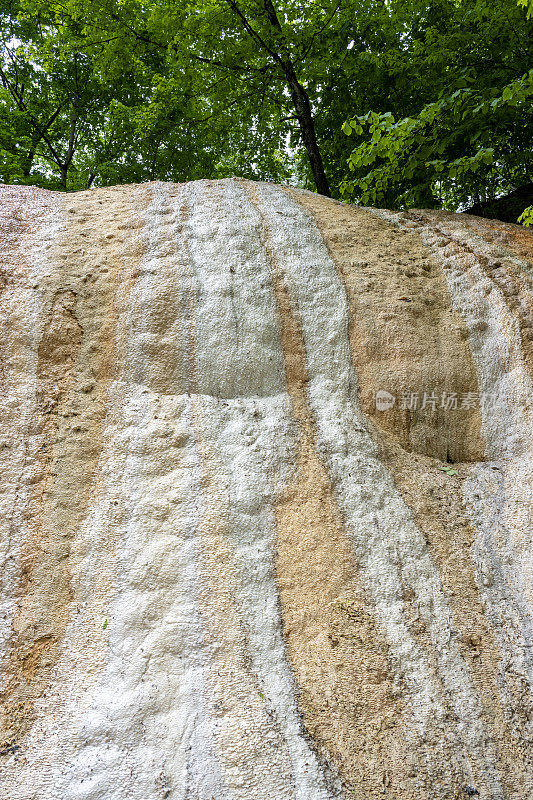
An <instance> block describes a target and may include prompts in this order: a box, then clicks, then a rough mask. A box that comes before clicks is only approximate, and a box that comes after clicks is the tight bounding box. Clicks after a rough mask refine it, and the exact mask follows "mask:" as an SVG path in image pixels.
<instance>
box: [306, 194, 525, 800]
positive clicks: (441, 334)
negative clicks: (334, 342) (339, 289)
mask: <svg viewBox="0 0 533 800" xmlns="http://www.w3.org/2000/svg"><path fill="white" fill-rule="evenodd" d="M297 199H298V201H299V202H300V203H301V204H302V205H303V206H304V207H305V208H307V209H308V210H309V211H310V212H311V213H312V215H313V218H314V219H315V221H316V224H317V225H318V227H319V229H320V231H321V233H322V235H323V237H324V240H325V243H326V245H327V247H328V250H329V253H330V255H331V257H332V259H333V261H334V263H335V264H336V266H337V268H338V270H339V273H340V274H341V275H342V279H343V282H344V284H345V285H346V287H347V294H348V299H349V304H350V305H349V308H350V343H351V348H352V352H353V353H354V362H355V363H356V364H358V363H361V360H362V359H361V356H360V353H359V351H360V348H361V347H362V346H363V343H364V341H365V338H366V337H365V338H363V337H362V336H361V333H360V328H361V316H362V309H364V305H365V297H366V295H365V291H364V286H362V285H361V284H362V276H361V271H360V269H358V268H357V266H358V263H359V262H358V260H357V255H358V251H359V248H360V245H359V244H358V240H357V235H356V224H355V223H356V221H357V220H359V221H361V220H362V219H363V218H364V217H365V216H368V212H365V211H359V210H357V209H354V208H351V207H342V206H341V207H339V206H336V207H333V204H331V203H327V204H324V203H323V202H322V200H321V198H319V197H317V196H313V195H304V194H299V195H297ZM379 225H380V222H378V220H376V225H375V227H378V228H379ZM365 230H368V223H367V224H365ZM418 238H419V237H418V234H417V233H416V232H414V231H412V232H409V233H407V232H406V233H405V234H402V232H400V231H399V230H398V229H397V228H395V227H393V226H392V225H387V229H386V257H387V258H391V253H394V249H395V247H398V246H399V248H401V251H403V252H405V250H404V248H405V247H406V245H407V248H408V252H409V253H410V254H414V253H417V252H420V251H421V242H419V241H418V242H417V239H418ZM406 239H407V241H406ZM397 240H399V245H398V244H397ZM381 246H382V247H383V246H385V241H384V242H383V244H382V245H381ZM370 252H371V251H370V248H369V247H368V245H367V248H366V259H367V261H366V270H365V272H367V273H368V272H371V271H372V270H371V265H370V263H369V262H370V257H369V253H370ZM376 255H377V256H378V258H379V257H380V255H381V253H380V251H379V250H378V252H377V254H376ZM422 255H423V256H424V258H426V259H428V260H429V259H430V254H429V253H428V252H426V253H425V254H424V253H423V251H422ZM383 256H384V257H385V253H384V254H383ZM399 261H401V257H400V258H398V255H397V254H396V258H395V259H394V263H395V264H397V263H398V262H399ZM431 270H433V272H435V271H437V272H440V271H441V267H440V265H439V264H438V262H436V261H433V263H432V265H431ZM436 282H439V283H440V286H439V292H438V293H439V294H440V295H441V302H440V306H441V308H440V312H439V313H438V314H437V315H436V316H435V317H434V318H433V319H432V322H431V325H432V326H433V327H434V328H435V332H436V337H438V340H439V341H442V340H445V341H446V342H447V343H446V344H445V346H444V349H443V350H442V354H443V356H445V357H446V358H449V359H450V366H449V368H448V369H446V370H445V374H446V375H447V376H448V379H449V378H450V374H451V373H452V369H456V370H457V369H458V370H460V371H462V372H464V374H466V375H467V376H468V381H469V384H468V385H469V391H472V392H474V393H476V394H477V393H478V387H477V377H476V374H475V370H474V366H473V363H472V356H471V354H470V351H469V349H468V347H467V345H466V341H465V340H466V335H465V334H466V328H465V325H464V323H462V325H461V326H458V325H457V324H456V325H455V326H454V328H452V329H451V330H450V328H449V327H448V328H446V327H445V328H444V329H441V328H440V326H441V324H442V318H443V315H444V314H445V313H446V311H447V309H446V302H447V305H448V306H451V298H450V297H449V295H448V292H447V289H446V285H445V280H444V276H442V277H441V278H438V279H437V281H436V279H435V275H434V276H433V286H434V285H435V283H436ZM433 291H434V292H435V289H434V290H433ZM405 293H406V294H408V291H406V292H405ZM369 309H371V312H372V324H373V326H379V325H384V326H385V328H388V327H389V326H390V332H389V331H388V332H387V334H386V335H382V336H381V337H380V338H381V339H382V340H388V341H389V342H391V343H394V342H397V336H398V335H399V333H400V331H399V330H398V328H397V326H396V325H394V324H392V319H391V316H392V315H389V314H385V315H384V317H383V319H382V320H381V319H380V318H379V316H378V312H377V309H376V307H375V304H373V303H371V302H370V303H369ZM363 315H364V311H363ZM427 328H428V324H427V322H426V323H424V322H423V321H421V320H420V318H415V319H414V320H413V325H412V330H411V331H410V337H411V339H414V338H415V337H419V339H420V346H419V347H414V348H411V349H410V351H409V357H410V359H412V360H415V359H416V358H417V354H418V352H419V351H421V350H423V351H424V354H425V356H426V355H427V356H428V358H427V361H426V362H425V368H424V369H423V371H422V376H421V377H422V380H423V381H424V382H425V385H426V386H435V385H436V383H437V380H436V378H435V377H434V375H433V372H434V370H435V369H438V353H436V352H432V347H431V345H432V342H434V341H435V339H434V338H433V337H431V336H428V331H427ZM374 330H375V327H374ZM454 332H456V333H455V335H456V342H453V341H452V342H450V336H451V335H453V333H454ZM463 332H464V333H463ZM411 363H412V362H411V361H409V364H408V365H407V371H408V373H411V375H412V372H413V370H411V369H410V368H409V367H410V364H411ZM465 365H466V366H465ZM358 377H359V381H360V386H359V391H360V393H361V392H363V389H362V387H361V382H363V381H364V380H365V375H364V373H363V374H361V372H359V373H358ZM411 385H413V384H411ZM474 412H475V415H476V418H475V419H474V420H473V424H472V425H471V429H470V430H471V433H472V435H473V437H474V440H473V441H461V443H460V449H459V448H457V447H455V448H454V450H455V453H456V454H459V453H462V455H463V460H469V461H471V460H476V456H477V457H478V459H480V458H481V457H482V456H483V447H482V443H481V442H480V440H479V429H480V418H479V410H478V409H477V408H476V409H474ZM447 413H448V415H453V414H454V412H453V410H449V411H448V412H447ZM459 413H460V408H459V409H458V410H457V411H456V412H455V416H456V417H457V416H458V415H459ZM376 414H378V412H375V413H374V414H373V417H374V418H375V417H376ZM378 420H379V416H378ZM430 420H431V421H430V423H429V424H432V425H435V429H436V434H437V436H438V437H439V439H441V440H442V439H443V438H444V435H443V433H444V432H443V430H442V427H443V424H445V423H446V419H444V420H442V419H440V420H439V419H436V418H435V416H434V415H431V417H430ZM451 426H453V427H455V430H454V431H453V433H454V435H455V436H457V435H461V434H462V435H464V434H465V429H463V430H461V428H460V427H459V426H458V425H456V422H455V420H454V419H453V416H452V420H451V422H450V423H449V425H448V426H447V427H448V428H449V427H451ZM373 430H374V436H375V438H376V441H377V443H378V446H379V448H380V453H381V459H382V461H383V462H384V463H385V464H386V465H387V467H388V468H389V469H390V471H391V474H392V475H393V477H394V481H395V483H396V485H397V486H398V489H399V490H400V492H401V493H402V496H403V498H404V500H405V502H406V503H407V505H408V506H409V508H410V509H411V511H412V513H413V517H414V519H415V521H416V523H417V525H418V526H419V528H420V530H422V531H424V534H425V536H426V539H427V541H428V545H429V548H430V551H431V553H432V556H433V558H434V560H435V562H436V563H437V564H438V567H439V571H440V577H441V580H442V584H443V589H444V591H445V593H446V597H447V601H448V602H449V604H450V607H451V610H452V614H453V624H454V627H455V628H456V629H457V631H458V634H459V637H458V644H459V647H460V650H461V653H462V655H463V657H464V659H465V661H466V662H467V663H468V666H469V669H470V673H471V675H472V679H473V681H474V685H475V688H476V692H477V693H478V695H479V697H480V699H481V702H482V704H483V720H484V723H485V725H486V726H487V730H488V731H490V734H491V737H492V738H493V741H494V742H495V743H496V746H497V748H498V764H499V771H500V773H501V776H502V779H503V782H504V784H505V785H506V786H508V787H509V791H510V794H511V796H513V797H516V798H519V797H522V796H523V795H524V793H527V782H528V773H529V767H530V764H528V762H529V756H528V753H527V750H526V748H525V747H524V740H523V735H520V734H519V733H518V731H517V730H516V729H515V725H514V724H512V723H511V719H512V718H513V717H516V714H518V715H520V714H521V713H522V712H521V709H520V706H521V705H522V704H521V703H517V699H516V697H515V698H514V700H513V699H512V698H511V697H509V692H508V690H506V689H505V682H506V678H505V672H504V668H503V663H502V661H503V659H502V656H503V653H502V650H501V648H500V646H499V644H498V641H497V639H496V638H495V633H494V629H493V627H492V625H491V623H490V621H489V620H488V619H487V617H486V615H485V613H484V600H483V597H482V594H481V593H480V591H479V588H478V585H477V582H476V568H475V560H474V559H475V556H474V552H473V549H472V546H473V544H474V538H475V532H474V530H473V529H472V526H471V523H470V520H469V519H468V516H467V514H466V511H465V508H464V505H463V502H462V496H461V489H460V487H461V485H462V482H463V481H464V479H465V477H467V476H468V471H467V469H465V468H464V467H462V466H460V465H455V466H456V467H457V468H458V470H459V472H460V481H461V482H459V479H455V480H454V479H453V478H451V479H450V477H448V476H446V475H445V474H443V472H442V471H439V469H438V467H439V464H438V462H435V461H434V460H433V459H431V458H428V457H427V456H424V455H420V454H412V453H411V454H410V453H408V452H406V451H405V449H404V448H403V447H401V446H399V445H401V444H404V441H403V437H402V436H401V434H400V436H398V430H397V429H394V428H393V432H394V436H393V435H391V434H390V433H387V432H386V431H383V429H382V427H381V426H380V425H379V424H377V425H375V426H374V428H373ZM453 460H454V461H455V460H456V459H455V458H454V459H453ZM406 601H407V602H406V607H407V609H408V614H409V615H412V619H413V623H412V625H413V626H415V627H418V631H419V635H420V636H421V637H422V639H424V638H427V637H426V633H427V632H426V628H425V625H424V624H423V622H422V621H421V620H420V616H419V613H418V611H417V607H416V601H415V597H414V595H412V593H411V592H408V596H407V598H406ZM425 646H426V648H428V649H431V648H432V643H431V641H430V640H427V641H426V643H425Z"/></svg>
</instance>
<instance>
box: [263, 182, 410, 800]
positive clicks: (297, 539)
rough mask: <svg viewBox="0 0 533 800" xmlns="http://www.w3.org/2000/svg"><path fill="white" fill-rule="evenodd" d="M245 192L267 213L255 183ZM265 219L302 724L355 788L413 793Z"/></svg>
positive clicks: (394, 701)
mask: <svg viewBox="0 0 533 800" xmlns="http://www.w3.org/2000/svg"><path fill="white" fill-rule="evenodd" d="M248 192H249V195H250V198H251V200H252V202H253V203H254V204H255V205H256V207H257V208H258V210H259V213H261V203H260V199H259V198H258V196H257V192H256V191H255V189H254V188H253V187H250V188H248ZM262 225H263V230H264V234H263V235H264V243H265V248H266V250H267V252H268V257H269V260H270V263H271V267H272V281H273V285H274V292H275V296H276V301H277V304H278V310H279V318H280V329H281V338H282V346H283V353H284V358H285V365H286V367H285V369H286V378H287V387H288V391H289V395H290V398H291V407H292V414H293V417H294V419H295V421H296V423H297V426H298V437H299V445H298V450H297V456H296V464H295V475H294V478H293V479H292V480H291V481H290V482H289V483H288V485H287V486H286V488H285V489H284V491H283V495H282V498H281V499H280V501H279V503H278V505H277V507H276V521H277V559H276V573H277V578H278V584H279V591H280V598H281V607H282V614H283V621H284V631H285V636H286V639H287V644H288V649H289V658H290V660H291V663H292V665H293V669H294V670H295V674H296V677H297V680H298V685H299V687H300V691H301V700H300V703H301V707H302V710H303V713H304V719H305V723H306V727H307V729H308V731H309V732H310V734H311V735H312V737H313V738H314V740H315V741H316V742H317V744H318V745H319V747H321V749H322V750H323V752H324V753H325V754H326V753H327V754H329V755H330V757H331V758H333V760H334V762H335V763H336V765H337V767H338V769H339V771H340V773H341V775H342V777H343V779H344V781H345V782H346V784H347V786H348V787H349V789H350V790H351V791H354V792H356V794H357V793H361V796H362V795H363V794H364V796H365V797H369V798H371V797H372V798H373V797H381V796H382V793H383V790H384V788H388V789H390V790H392V791H395V792H396V793H397V796H398V797H407V796H410V793H409V792H406V791H405V790H404V789H403V786H402V784H403V783H404V782H405V780H406V776H407V774H408V773H409V769H410V764H409V762H410V758H409V754H408V752H406V750H405V748H404V744H405V741H404V737H403V731H402V703H401V701H400V699H399V696H398V695H399V692H398V687H395V686H394V684H393V681H392V680H391V676H390V673H389V667H388V662H387V647H386V644H385V642H384V641H383V638H382V637H381V635H380V634H379V633H378V631H377V629H376V625H375V622H374V619H373V615H372V611H371V609H370V608H369V606H368V602H367V600H366V597H365V592H364V590H363V587H362V585H361V582H360V580H359V577H358V569H357V565H356V562H355V559H354V555H353V551H352V548H351V546H350V542H349V539H348V537H347V536H346V532H345V530H344V526H343V522H342V518H341V515H340V514H339V511H338V509H337V506H336V502H335V499H334V497H333V492H332V486H331V481H330V478H329V476H328V474H327V470H326V468H325V466H324V464H323V462H322V459H321V457H320V455H319V453H318V449H317V442H316V431H315V425H314V421H313V414H312V412H311V409H310V407H309V402H308V399H307V390H306V385H307V381H308V375H307V368H306V354H305V346H304V342H303V337H302V332H301V329H300V325H299V322H298V318H297V316H296V314H297V312H296V311H295V310H294V309H293V307H292V304H291V300H290V297H289V294H288V291H287V287H286V285H285V281H284V275H283V267H282V266H281V264H280V263H279V261H278V259H277V256H276V253H275V251H274V250H273V248H272V244H271V241H270V239H269V229H268V222H267V221H266V220H265V219H264V215H263V219H262ZM357 796H358V795H357Z"/></svg>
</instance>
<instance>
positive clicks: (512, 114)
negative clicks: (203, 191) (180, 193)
mask: <svg viewBox="0 0 533 800" xmlns="http://www.w3.org/2000/svg"><path fill="white" fill-rule="evenodd" d="M0 8H1V12H0V37H1V47H2V59H1V65H0V70H1V71H0V81H1V86H0V180H2V181H4V182H9V183H13V182H16V183H30V184H38V185H42V186H46V187H48V188H63V189H67V190H73V189H80V188H86V187H88V186H91V185H109V184H114V183H124V182H137V181H143V180H154V179H162V180H177V181H181V180H190V179H195V178H200V177H209V178H213V177H225V176H228V175H242V176H244V177H250V178H261V179H266V180H273V181H277V182H286V183H294V184H298V185H302V186H306V187H307V188H316V189H317V190H318V191H319V192H321V193H323V194H330V193H331V194H332V195H333V196H336V197H342V198H344V199H347V200H350V201H354V202H362V203H367V204H374V205H382V206H389V207H408V206H412V205H424V206H433V207H445V208H452V209H456V208H469V207H476V208H479V209H481V211H480V213H485V212H487V204H489V205H490V203H491V202H493V201H494V200H495V199H497V198H498V197H501V196H502V195H505V196H511V195H513V193H515V195H516V197H517V198H519V199H517V203H518V206H520V208H519V209H518V211H516V213H515V209H514V207H513V209H512V210H511V211H509V212H508V213H509V214H510V215H511V216H513V214H514V217H513V219H514V220H516V217H517V216H518V213H520V211H521V210H523V208H524V206H527V205H532V204H533V199H531V201H528V197H531V182H532V177H531V171H532V164H531V159H532V154H531V140H532V136H531V132H532V130H533V124H532V123H533V117H532V105H531V96H532V88H533V71H532V66H533V58H532V55H533V36H532V35H531V34H532V31H533V19H531V10H532V9H531V2H530V0H521V2H520V3H518V2H517V0H357V2H356V1H355V0H307V1H306V2H304V1H300V0H186V1H185V2H180V3H176V2H175V0H0ZM528 16H529V19H528ZM528 187H529V188H528Z"/></svg>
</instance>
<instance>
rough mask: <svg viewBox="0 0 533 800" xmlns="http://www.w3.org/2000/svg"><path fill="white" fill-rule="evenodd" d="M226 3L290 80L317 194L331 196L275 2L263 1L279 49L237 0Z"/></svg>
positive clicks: (307, 102)
mask: <svg viewBox="0 0 533 800" xmlns="http://www.w3.org/2000/svg"><path fill="white" fill-rule="evenodd" d="M226 2H227V4H228V5H229V6H230V8H231V9H232V10H233V12H234V13H235V14H236V16H237V17H239V19H240V20H241V23H242V25H243V26H244V28H245V29H246V31H247V32H248V33H249V34H250V36H251V37H252V39H254V40H255V42H256V43H257V44H258V45H259V46H260V47H261V48H262V49H263V50H265V51H266V52H267V53H268V54H269V55H270V56H271V58H272V59H273V60H274V62H275V64H276V65H277V67H278V69H279V70H280V71H281V72H282V73H283V75H284V77H285V79H286V81H287V86H288V89H289V91H290V94H291V99H292V102H293V103H294V108H295V111H296V117H297V119H298V125H299V126H300V132H301V134H302V142H303V144H304V147H305V149H306V152H307V157H308V158H309V164H310V166H311V171H312V173H313V178H314V181H315V185H316V188H317V191H318V192H319V193H320V194H324V195H326V197H331V192H330V189H329V183H328V179H327V177H326V172H325V170H324V163H323V161H322V155H321V153H320V148H319V147H318V142H317V139H316V131H315V121H314V119H313V113H312V111H311V103H310V100H309V95H308V94H307V92H306V90H305V89H304V87H303V86H302V84H301V83H300V81H299V80H298V77H297V75H296V71H295V69H294V64H293V62H292V60H291V58H290V53H289V50H288V48H287V47H286V44H285V43H284V41H283V29H282V27H281V23H280V21H279V19H278V15H277V12H276V9H275V8H274V4H273V3H272V0H263V8H264V9H265V13H266V16H267V18H268V21H269V23H270V25H271V27H272V29H273V31H274V32H275V35H276V36H278V37H279V42H278V45H279V46H273V45H270V44H269V43H268V41H266V40H265V39H264V38H263V37H262V36H261V34H260V33H259V32H258V31H257V30H255V28H254V27H253V26H252V25H251V24H250V22H249V21H248V19H247V18H246V16H245V14H244V13H243V11H242V10H241V8H240V7H239V5H238V3H237V2H236V0H226Z"/></svg>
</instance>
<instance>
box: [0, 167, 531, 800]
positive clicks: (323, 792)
mask: <svg viewBox="0 0 533 800" xmlns="http://www.w3.org/2000/svg"><path fill="white" fill-rule="evenodd" d="M0 205H1V209H0V226H1V227H0V290H1V294H0V321H1V326H2V329H1V336H0V348H1V361H0V363H1V367H2V369H1V379H2V382H3V386H2V392H1V395H0V402H1V404H2V411H1V414H0V460H1V469H2V482H1V487H0V490H1V495H0V516H1V519H2V535H1V538H0V551H1V557H2V562H3V569H2V573H1V586H0V599H1V614H0V656H1V659H2V665H1V683H0V700H1V718H0V725H1V734H0V736H1V744H0V787H1V792H0V794H1V796H2V798H6V800H30V799H31V800H158V799H159V798H173V799H175V800H333V798H344V799H345V800H352V799H356V800H374V799H375V798H389V799H390V800H407V799H409V800H411V799H412V800H415V798H416V800H461V799H462V798H469V797H470V798H472V797H474V798H479V799H480V800H503V799H504V798H505V800H525V798H527V797H528V796H530V795H529V793H530V792H532V787H533V784H532V771H531V761H530V760H531V754H532V748H531V719H532V706H531V686H532V679H531V666H532V660H533V658H532V651H531V614H532V609H533V596H532V595H533V581H532V578H533V572H532V559H531V553H532V547H531V545H532V533H533V524H532V518H531V495H532V485H533V478H532V472H533V466H532V460H533V459H532V452H533V448H532V438H533V427H532V398H533V393H532V369H533V291H532V267H533V236H532V235H531V234H529V233H528V232H527V231H525V230H523V229H520V228H518V227H516V226H512V225H505V224H503V223H496V222H493V221H487V220H481V219H476V218H474V217H468V216H464V215H453V214H447V213H442V212H426V211H420V212H417V211H413V212H409V213H389V212H383V211H374V210H372V209H356V208H351V207H347V206H344V205H341V204H339V203H336V202H334V201H331V200H326V199H324V198H321V197H317V196H316V195H312V194H309V193H306V192H299V191H293V190H290V189H284V188H281V187H278V186H272V185H267V184H254V183H250V182H245V181H239V180H228V181H218V182H217V181H215V182H207V181H205V182H204V181H202V182H197V183H191V184H184V185H175V184H161V183H155V184H147V185H143V186H122V187H117V188H112V189H99V190H95V191H90V192H79V193H76V194H71V195H62V194H54V193H50V192H46V191H43V190H38V189H33V188H20V187H1V188H0Z"/></svg>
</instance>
